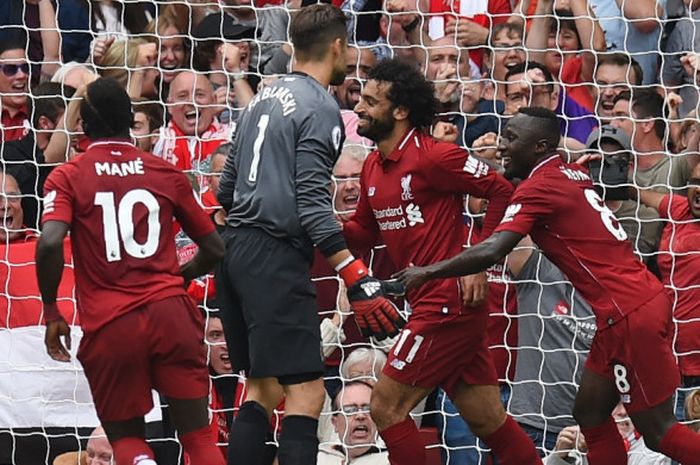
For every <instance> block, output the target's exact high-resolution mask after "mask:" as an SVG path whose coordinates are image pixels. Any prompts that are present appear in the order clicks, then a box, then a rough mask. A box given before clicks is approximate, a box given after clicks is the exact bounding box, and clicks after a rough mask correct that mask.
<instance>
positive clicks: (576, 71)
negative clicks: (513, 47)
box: [525, 0, 605, 111]
mask: <svg viewBox="0 0 700 465" xmlns="http://www.w3.org/2000/svg"><path fill="white" fill-rule="evenodd" d="M569 8H570V9H558V10H557V11H554V1H553V0H539V1H538V2H537V7H536V10H535V17H534V18H533V19H532V21H531V23H530V32H529V34H528V35H527V40H526V42H525V45H526V46H527V48H528V50H529V51H530V53H529V57H528V58H529V59H530V60H532V61H536V62H540V63H544V64H545V65H546V66H547V69H548V70H549V72H550V73H552V75H553V76H557V77H558V79H559V80H560V81H561V82H562V84H563V87H564V92H565V95H568V96H569V97H571V98H572V99H573V100H574V101H575V102H576V103H578V104H579V105H581V106H582V107H583V108H585V109H586V110H589V111H593V99H592V97H591V94H590V92H589V86H588V85H587V84H588V83H590V82H592V81H593V70H594V68H595V65H596V54H597V52H602V51H604V50H605V34H604V33H603V30H602V29H601V28H600V25H599V24H598V21H597V19H596V17H595V14H594V13H593V11H592V10H591V9H590V6H589V4H588V0H571V1H570V2H569ZM552 15H554V16H552Z"/></svg>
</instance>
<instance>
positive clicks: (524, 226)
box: [496, 155, 663, 328]
mask: <svg viewBox="0 0 700 465" xmlns="http://www.w3.org/2000/svg"><path fill="white" fill-rule="evenodd" d="M498 231H514V232H517V233H519V234H523V235H527V234H529V235H530V236H531V237H532V240H533V241H535V242H536V243H537V245H538V246H539V247H540V249H542V251H543V252H544V254H545V255H546V256H547V258H549V259H550V260H551V261H552V263H554V264H555V265H556V266H557V267H558V268H559V269H560V270H561V271H563V272H564V274H566V276H567V277H568V278H569V279H570V280H571V282H572V283H573V285H574V287H575V288H576V289H577V290H578V291H579V292H581V295H582V296H583V297H584V298H585V299H586V300H587V301H588V302H589V303H590V304H591V307H592V308H593V312H594V313H595V315H596V322H597V324H598V328H604V327H606V326H608V325H611V324H613V323H615V322H616V321H618V320H620V319H621V318H623V317H624V316H625V315H626V314H628V313H630V312H632V311H634V310H635V309H637V308H638V307H639V306H641V305H643V304H644V303H646V302H648V301H649V300H651V299H652V298H653V297H655V296H656V295H657V294H659V293H660V292H661V291H662V290H663V287H662V285H661V283H660V282H659V281H658V280H657V279H656V278H655V277H654V275H652V274H651V273H650V272H649V270H647V268H646V267H645V266H644V264H643V263H642V262H640V261H639V260H637V258H636V257H635V255H634V253H633V252H632V246H631V245H630V242H629V241H628V240H627V234H625V231H624V229H622V226H621V225H620V223H619V222H618V221H617V219H616V218H615V215H613V213H612V212H611V211H610V210H609V209H608V208H607V207H606V206H605V204H604V203H603V201H602V200H601V198H600V196H599V195H598V194H597V193H596V191H595V190H594V189H593V184H591V180H590V177H589V176H588V173H587V172H585V171H584V168H582V167H581V166H579V165H575V164H566V163H564V162H563V161H562V160H561V158H559V155H552V156H551V157H549V158H547V159H545V160H542V161H541V162H540V163H539V164H538V165H537V166H535V168H534V169H533V170H532V172H531V173H530V176H529V177H528V178H527V179H525V180H524V181H523V182H521V183H520V185H518V187H517V189H516V190H515V194H513V199H512V200H511V204H510V206H509V207H508V210H507V211H506V214H505V216H504V217H503V221H502V222H501V224H500V225H499V226H498V227H497V228H496V232H498Z"/></svg>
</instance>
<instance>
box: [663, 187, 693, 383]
mask: <svg viewBox="0 0 700 465" xmlns="http://www.w3.org/2000/svg"><path fill="white" fill-rule="evenodd" d="M659 214H660V215H661V217H662V218H668V219H670V220H672V221H673V222H672V223H668V224H667V225H666V227H665V228H664V230H663V233H662V234H661V242H660V243H659V252H660V253H659V258H658V264H659V271H660V272H661V278H662V279H663V283H664V285H665V286H666V291H667V292H668V294H669V296H670V298H671V302H674V304H675V306H674V310H673V316H674V317H675V319H676V320H677V321H678V322H677V323H676V324H677V328H678V335H677V337H676V340H675V349H676V353H677V354H678V364H679V366H680V368H681V373H682V374H683V375H685V376H700V353H698V348H699V347H700V220H698V219H697V218H695V217H694V216H693V215H692V214H691V213H690V206H689V205H688V199H687V198H686V197H681V196H680V195H667V196H666V197H664V199H663V200H662V201H661V204H660V205H659Z"/></svg>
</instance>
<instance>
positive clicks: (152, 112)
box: [131, 100, 164, 152]
mask: <svg viewBox="0 0 700 465" xmlns="http://www.w3.org/2000/svg"><path fill="white" fill-rule="evenodd" d="M133 103H134V125H133V126H132V128H131V135H132V136H133V137H134V138H135V139H136V145H137V146H138V148H140V149H141V150H143V151H144V152H151V151H152V150H153V146H154V145H155V144H156V142H158V134H159V133H160V130H161V128H162V127H163V124H164V120H163V106H162V105H161V104H160V103H157V102H149V101H146V100H136V101H134V102H133Z"/></svg>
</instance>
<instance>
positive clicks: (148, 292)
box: [42, 140, 214, 332]
mask: <svg viewBox="0 0 700 465" xmlns="http://www.w3.org/2000/svg"><path fill="white" fill-rule="evenodd" d="M44 192H45V200H44V214H43V217H42V222H43V223H45V222H47V221H61V222H64V223H67V224H69V225H70V226H71V235H72V240H73V242H74V243H75V244H80V247H75V248H74V251H73V252H74V258H75V280H76V288H77V290H76V292H77V299H78V311H79V313H80V319H81V323H82V327H83V329H84V331H85V332H93V331H96V330H97V329H99V328H100V327H102V326H103V325H105V324H106V323H108V322H110V321H112V320H113V319H115V318H117V317H119V316H121V315H123V314H125V313H127V312H129V311H131V310H133V309H134V308H137V307H139V306H141V305H144V304H146V303H149V302H155V301H159V300H162V299H165V298H167V297H171V296H175V295H184V294H185V290H184V288H183V279H182V276H181V275H180V272H179V266H178V263H177V257H176V254H175V241H174V237H173V217H175V218H176V219H177V221H178V222H179V223H180V225H182V227H183V228H184V230H185V231H186V232H187V234H188V235H189V236H190V237H192V238H194V239H197V238H200V237H202V236H205V235H207V234H209V233H211V232H213V231H214V225H213V224H212V222H211V220H210V219H209V217H208V216H207V215H206V214H205V213H204V212H203V211H202V209H201V208H200V207H199V205H198V204H197V202H196V200H195V198H194V196H193V195H192V187H191V185H190V183H189V182H188V180H187V178H186V177H185V176H184V175H183V174H182V173H181V172H180V171H179V170H177V169H176V168H174V167H173V166H172V165H170V164H169V163H167V162H165V161H163V160H161V159H159V158H157V157H154V156H152V155H151V154H149V153H146V152H142V151H140V150H138V149H136V148H135V147H134V146H133V145H132V144H131V143H129V142H127V141H124V140H102V141H97V142H93V143H92V144H91V145H90V147H89V148H88V150H87V151H86V152H85V153H84V154H83V155H82V156H80V157H78V158H75V159H73V160H71V161H70V162H68V163H66V164H64V165H62V166H59V167H58V168H56V169H54V171H53V172H52V173H51V174H50V175H49V177H48V179H47V180H46V184H45V186H44ZM117 219H118V220H117Z"/></svg>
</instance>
